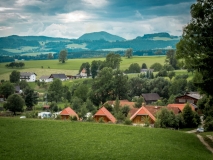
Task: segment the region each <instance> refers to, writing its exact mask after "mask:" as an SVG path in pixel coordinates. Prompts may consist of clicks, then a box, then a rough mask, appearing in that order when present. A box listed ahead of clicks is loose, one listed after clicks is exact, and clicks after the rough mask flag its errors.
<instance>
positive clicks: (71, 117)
mask: <svg viewBox="0 0 213 160" xmlns="http://www.w3.org/2000/svg"><path fill="white" fill-rule="evenodd" d="M70 120H71V121H77V120H78V118H77V117H76V116H70Z"/></svg>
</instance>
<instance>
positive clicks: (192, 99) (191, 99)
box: [175, 92, 202, 104]
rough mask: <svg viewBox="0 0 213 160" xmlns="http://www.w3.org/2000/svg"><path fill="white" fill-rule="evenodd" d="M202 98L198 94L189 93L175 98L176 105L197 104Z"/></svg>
mask: <svg viewBox="0 0 213 160" xmlns="http://www.w3.org/2000/svg"><path fill="white" fill-rule="evenodd" d="M201 98H202V96H201V95H200V94H199V93H197V92H187V93H186V94H184V95H182V96H178V97H176V98H175V102H176V103H182V104H183V103H187V102H188V103H194V104H197V101H198V100H199V99H201Z"/></svg>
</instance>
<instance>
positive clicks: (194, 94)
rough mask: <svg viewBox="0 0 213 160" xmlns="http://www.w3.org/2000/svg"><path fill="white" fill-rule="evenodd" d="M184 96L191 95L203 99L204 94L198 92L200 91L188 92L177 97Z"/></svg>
mask: <svg viewBox="0 0 213 160" xmlns="http://www.w3.org/2000/svg"><path fill="white" fill-rule="evenodd" d="M184 96H188V97H191V98H194V99H197V100H199V99H201V98H202V96H201V95H200V94H199V93H198V92H187V93H186V94H184V95H182V96H178V97H176V98H181V97H184Z"/></svg>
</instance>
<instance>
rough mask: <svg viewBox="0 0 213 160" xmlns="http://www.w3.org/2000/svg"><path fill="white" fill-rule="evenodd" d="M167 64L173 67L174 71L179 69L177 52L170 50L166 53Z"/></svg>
mask: <svg viewBox="0 0 213 160" xmlns="http://www.w3.org/2000/svg"><path fill="white" fill-rule="evenodd" d="M165 62H166V64H168V65H171V66H172V67H173V68H174V69H178V65H177V64H178V61H177V59H176V53H175V50H168V51H167V52H166V60H165Z"/></svg>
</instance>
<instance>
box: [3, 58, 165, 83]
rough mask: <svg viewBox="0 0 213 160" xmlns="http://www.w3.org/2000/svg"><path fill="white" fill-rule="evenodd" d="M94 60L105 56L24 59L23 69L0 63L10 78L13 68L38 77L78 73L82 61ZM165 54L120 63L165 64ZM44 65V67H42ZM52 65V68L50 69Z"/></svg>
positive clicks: (6, 75) (122, 68) (102, 59)
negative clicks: (66, 58)
mask: <svg viewBox="0 0 213 160" xmlns="http://www.w3.org/2000/svg"><path fill="white" fill-rule="evenodd" d="M93 60H101V61H104V60H105V58H82V59H68V60H67V61H66V62H65V63H63V64H62V63H59V61H58V60H37V61H24V63H25V66H24V67H23V68H22V69H17V68H6V67H5V65H6V64H8V63H0V79H5V80H8V79H9V75H10V73H11V72H12V71H13V70H18V71H21V72H35V73H36V74H37V75H38V76H37V77H38V78H39V77H40V76H41V75H49V74H51V73H65V74H71V75H72V74H76V73H78V70H79V68H80V66H81V64H82V63H85V62H89V63H91V62H92V61H93ZM164 61H165V56H152V57H150V56H147V57H146V56H138V57H133V58H131V59H128V58H125V57H122V62H121V65H120V69H121V70H125V69H127V68H128V67H129V66H130V64H132V63H138V64H139V65H140V66H141V65H142V63H146V65H147V67H150V66H151V65H152V64H153V63H155V62H159V63H161V64H164ZM42 66H43V69H42V68H41V67H42ZM48 67H50V69H48Z"/></svg>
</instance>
